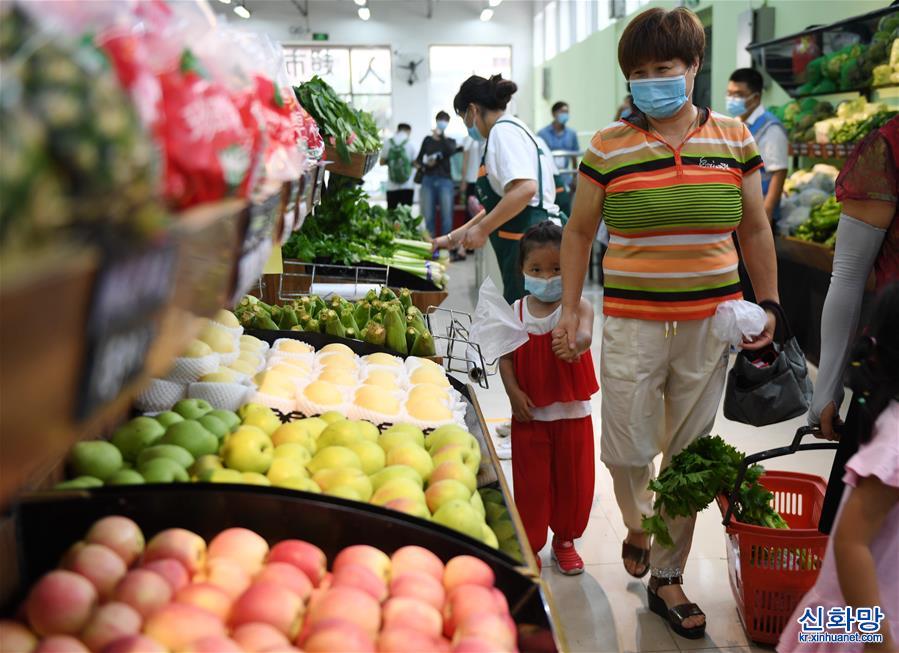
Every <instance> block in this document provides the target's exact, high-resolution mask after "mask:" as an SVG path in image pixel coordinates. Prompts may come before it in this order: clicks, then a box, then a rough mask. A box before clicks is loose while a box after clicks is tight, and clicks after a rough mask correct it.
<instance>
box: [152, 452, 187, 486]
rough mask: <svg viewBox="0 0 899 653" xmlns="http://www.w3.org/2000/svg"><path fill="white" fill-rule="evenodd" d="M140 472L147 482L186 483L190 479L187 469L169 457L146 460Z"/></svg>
mask: <svg viewBox="0 0 899 653" xmlns="http://www.w3.org/2000/svg"><path fill="white" fill-rule="evenodd" d="M140 473H141V476H143V477H144V480H145V481H146V482H147V483H186V482H187V481H189V480H190V477H189V476H188V475H187V471H186V470H185V469H184V468H183V467H182V466H181V465H179V464H178V463H176V462H175V461H174V460H172V459H171V458H154V459H153V460H148V461H147V464H145V465H144V466H143V467H141V469H140Z"/></svg>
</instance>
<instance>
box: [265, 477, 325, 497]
mask: <svg viewBox="0 0 899 653" xmlns="http://www.w3.org/2000/svg"><path fill="white" fill-rule="evenodd" d="M272 485H274V486H275V487H283V488H287V489H289V490H299V491H300V492H314V493H315V494H321V492H322V490H321V488H320V487H319V486H318V485H316V483H315V481H313V480H312V479H311V478H308V477H300V476H296V477H294V478H284V479H281V481H280V482H278V483H272Z"/></svg>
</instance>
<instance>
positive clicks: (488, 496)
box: [478, 487, 506, 508]
mask: <svg viewBox="0 0 899 653" xmlns="http://www.w3.org/2000/svg"><path fill="white" fill-rule="evenodd" d="M478 492H480V494H481V498H482V499H483V500H484V504H485V505H486V504H488V503H498V504H499V505H501V506H502V507H504V508H505V507H506V500H505V499H504V498H503V493H502V492H500V491H499V490H497V489H496V488H492V487H485V488H481V489H480V490H478Z"/></svg>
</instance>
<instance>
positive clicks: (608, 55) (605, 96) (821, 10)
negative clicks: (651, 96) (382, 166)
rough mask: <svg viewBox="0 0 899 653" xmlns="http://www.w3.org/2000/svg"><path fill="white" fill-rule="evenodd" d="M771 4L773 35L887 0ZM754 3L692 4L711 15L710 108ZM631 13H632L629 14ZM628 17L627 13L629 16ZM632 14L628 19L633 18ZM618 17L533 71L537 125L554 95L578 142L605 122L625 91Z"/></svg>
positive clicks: (777, 96) (774, 93)
mask: <svg viewBox="0 0 899 653" xmlns="http://www.w3.org/2000/svg"><path fill="white" fill-rule="evenodd" d="M679 4H680V3H679V2H677V1H675V0H653V2H650V3H649V4H648V5H647V6H646V7H644V9H648V8H650V7H664V8H666V9H673V8H674V7H676V6H678V5H679ZM765 4H767V6H769V7H772V8H774V11H775V14H774V25H775V37H780V36H786V35H788V34H792V33H794V32H799V31H802V30H803V29H805V28H806V27H807V26H808V25H811V24H827V23H832V22H835V21H838V20H842V19H844V18H849V17H851V16H857V15H859V14H864V13H867V12H869V11H874V10H875V9H881V8H883V7H886V6H888V5H889V1H888V0H853V1H852V2H847V1H846V0H768V1H767V2H766V3H765ZM758 6H759V3H758V1H757V0H756V2H754V3H753V2H750V0H701V1H700V3H699V5H698V6H697V7H695V8H694V11H696V12H697V13H698V14H699V15H700V17H701V18H702V19H703V21H704V22H705V23H707V24H708V22H709V16H711V25H712V62H713V66H712V108H713V109H715V110H716V111H723V110H724V94H725V90H726V88H727V80H728V78H729V77H730V74H731V73H732V72H733V70H734V69H735V68H736V67H737V66H736V61H737V48H736V45H735V44H736V40H737V23H738V18H739V16H740V14H742V13H743V12H745V11H748V10H749V9H750V8H753V7H758ZM633 15H636V14H633ZM633 15H632V16H633ZM632 16H631V17H632ZM631 17H628V18H627V19H624V20H618V21H616V22H614V23H612V24H611V25H609V26H608V27H607V28H606V29H604V30H602V31H599V32H594V33H593V34H591V35H590V36H589V37H587V38H586V39H585V40H583V41H581V42H580V43H577V44H576V45H574V46H572V47H571V48H569V49H568V50H566V51H565V52H563V53H561V54H559V55H557V56H556V57H554V58H553V59H551V60H549V61H548V62H546V63H544V64H543V66H540V67H538V68H537V69H536V70H535V74H534V79H535V80H538V81H539V80H540V79H542V77H543V68H544V67H548V68H549V69H550V77H551V89H552V98H551V100H550V101H546V100H544V99H543V97H542V96H541V89H540V88H539V86H540V85H539V83H538V84H535V86H536V87H537V88H536V89H535V97H534V114H535V115H534V117H535V121H536V125H537V127H538V128H539V127H542V126H543V125H545V124H547V123H548V122H549V121H550V120H551V113H550V106H551V105H552V101H554V100H556V99H564V100H565V101H566V102H569V103H570V104H571V125H572V126H573V127H574V128H575V129H577V130H578V132H579V134H581V145H582V146H583V145H585V144H586V143H587V139H588V138H589V135H590V134H592V133H593V132H595V131H596V130H598V129H600V128H601V127H603V126H604V125H606V124H608V123H609V122H610V121H611V120H612V119H613V118H614V117H615V111H616V109H617V108H618V106H619V105H620V104H621V102H622V100H623V99H624V96H625V95H626V94H627V91H626V87H625V82H624V78H623V76H622V75H621V71H620V70H619V69H618V58H617V53H618V39H619V38H620V37H621V34H622V32H623V31H624V28H625V26H626V25H627V22H628V20H629V19H630V18H631ZM786 100H787V95H786V93H784V92H783V90H782V89H781V88H780V87H779V86H777V85H776V84H773V85H772V88H771V89H769V90H768V91H767V92H766V94H765V102H766V103H768V104H781V103H783V102H785V101H786Z"/></svg>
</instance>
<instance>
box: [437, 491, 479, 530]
mask: <svg viewBox="0 0 899 653" xmlns="http://www.w3.org/2000/svg"><path fill="white" fill-rule="evenodd" d="M433 519H434V521H435V522H437V523H438V524H442V525H443V526H446V527H447V528H452V529H453V530H456V531H459V532H460V533H464V534H465V535H468V537H471V538H474V539H476V540H480V539H481V536H482V535H483V530H482V529H481V524H483V523H484V520H483V519H482V518H481V516H480V515H479V514H478V513H477V512H476V511H475V509H474V508H473V507H472V506H471V504H470V503H469V502H468V501H467V500H461V499H451V500H449V501H447V502H446V503H444V504H443V505H441V506H440V508H438V509H437V510H436V511H435V512H434V513H433Z"/></svg>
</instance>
